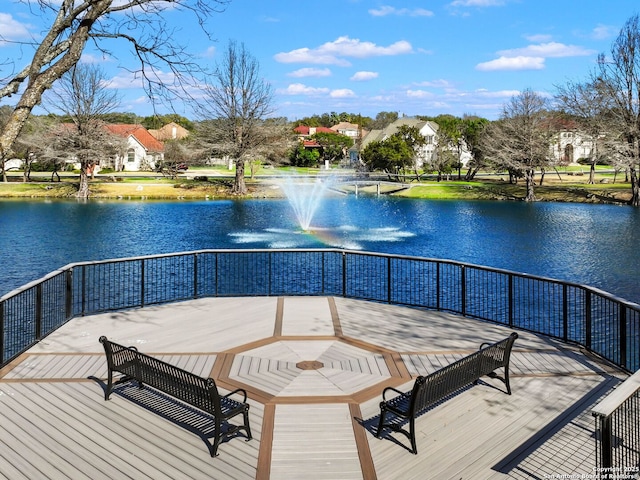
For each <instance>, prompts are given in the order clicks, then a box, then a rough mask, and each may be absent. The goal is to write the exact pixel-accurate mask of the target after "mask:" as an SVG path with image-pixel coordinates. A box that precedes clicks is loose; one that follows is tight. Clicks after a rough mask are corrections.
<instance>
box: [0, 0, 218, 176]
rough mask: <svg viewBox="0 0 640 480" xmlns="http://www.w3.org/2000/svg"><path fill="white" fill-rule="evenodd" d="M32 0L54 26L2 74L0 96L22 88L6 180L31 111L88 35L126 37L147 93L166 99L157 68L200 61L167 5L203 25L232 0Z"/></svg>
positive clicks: (182, 70) (9, 126) (2, 147)
mask: <svg viewBox="0 0 640 480" xmlns="http://www.w3.org/2000/svg"><path fill="white" fill-rule="evenodd" d="M31 3H32V4H33V5H32V7H33V9H34V10H35V9H39V13H40V16H41V17H42V18H43V19H48V18H51V24H50V25H51V26H50V28H49V31H48V32H46V33H45V34H44V37H43V38H42V40H41V41H40V42H39V43H34V45H33V47H34V53H33V56H32V58H31V60H30V61H29V62H28V64H27V65H26V66H25V67H24V68H23V69H22V70H20V71H18V72H14V73H13V74H11V75H10V76H9V77H7V78H4V79H0V98H4V97H8V96H11V95H13V94H18V93H19V92H20V93H19V95H20V98H19V100H18V102H17V104H16V106H15V107H14V110H13V113H12V114H11V117H10V118H9V120H8V122H7V123H6V124H5V125H4V126H3V127H2V129H1V130H0V170H2V172H3V177H4V178H3V180H4V181H6V175H4V163H5V161H6V160H7V159H9V158H10V155H11V153H12V149H13V145H14V142H15V141H16V139H17V138H18V135H19V134H20V131H21V130H22V128H23V126H24V124H25V122H26V121H27V118H28V117H29V115H30V113H31V111H32V110H33V108H34V107H35V106H36V105H38V104H39V103H40V102H41V100H42V95H43V93H44V92H45V91H46V90H48V89H49V88H51V86H52V85H53V83H54V82H55V81H56V80H58V79H59V78H61V77H62V76H63V75H64V74H65V73H66V72H68V71H69V70H70V69H71V68H72V67H73V66H74V65H75V64H76V63H77V62H78V61H79V60H80V56H81V55H82V52H83V50H84V48H85V46H86V44H87V41H88V40H89V39H91V40H92V41H93V42H94V45H96V46H98V47H99V48H102V47H100V45H101V41H102V40H109V41H113V40H123V41H125V42H128V43H129V44H130V45H131V46H132V47H133V49H134V51H135V53H136V56H137V58H138V59H139V60H140V65H141V67H140V70H139V73H140V74H141V76H142V78H143V80H144V86H145V89H146V90H147V93H148V94H149V95H150V96H151V98H155V97H154V96H153V93H155V94H157V95H161V96H162V98H165V99H168V98H169V95H170V87H172V86H167V85H166V84H165V83H164V82H163V80H162V79H161V78H160V76H159V75H158V73H157V72H159V71H160V69H158V68H154V67H158V66H160V65H161V64H162V65H164V66H168V67H169V68H170V69H171V71H172V72H173V73H174V74H175V76H176V78H181V79H183V78H188V75H185V74H187V73H190V72H192V71H194V70H196V69H197V68H198V64H197V63H196V62H194V61H192V60H191V57H190V56H189V55H188V54H187V53H186V50H185V48H184V47H183V46H181V45H179V44H177V43H176V37H175V36H174V35H173V32H172V29H171V28H169V25H168V24H167V23H166V20H165V17H164V12H165V10H176V9H177V8H181V9H182V10H189V11H191V12H192V13H193V14H194V15H195V16H196V18H197V21H198V23H199V24H200V25H201V26H202V25H204V22H205V20H206V18H207V17H208V16H210V15H211V14H212V13H213V12H215V11H216V8H218V7H220V6H222V5H224V4H226V3H228V0H32V1H31ZM0 36H1V33H0ZM104 48H105V49H104V50H103V51H104V53H105V54H106V55H108V54H109V52H108V50H106V47H104Z"/></svg>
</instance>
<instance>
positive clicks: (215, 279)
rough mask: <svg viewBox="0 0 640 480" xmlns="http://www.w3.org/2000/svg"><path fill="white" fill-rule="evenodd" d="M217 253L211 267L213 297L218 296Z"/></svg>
mask: <svg viewBox="0 0 640 480" xmlns="http://www.w3.org/2000/svg"><path fill="white" fill-rule="evenodd" d="M218 255H219V254H218V253H216V257H215V258H216V261H215V262H214V267H213V276H214V278H213V281H214V282H215V286H216V288H215V296H216V297H217V296H218Z"/></svg>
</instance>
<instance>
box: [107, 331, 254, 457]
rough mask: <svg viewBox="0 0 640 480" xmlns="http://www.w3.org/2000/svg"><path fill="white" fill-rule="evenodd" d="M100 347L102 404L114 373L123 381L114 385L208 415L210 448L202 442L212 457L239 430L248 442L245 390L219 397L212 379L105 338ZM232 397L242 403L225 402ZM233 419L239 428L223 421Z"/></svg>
mask: <svg viewBox="0 0 640 480" xmlns="http://www.w3.org/2000/svg"><path fill="white" fill-rule="evenodd" d="M100 343H102V345H103V346H104V351H105V354H106V356H107V366H108V369H109V371H108V378H107V386H106V389H105V393H104V399H105V400H109V395H111V392H112V390H113V386H114V381H113V374H114V372H118V373H121V374H122V375H123V377H122V378H121V379H119V380H118V381H117V382H115V383H121V382H126V381H130V380H135V381H137V382H138V385H139V386H140V388H142V387H143V386H145V385H148V386H151V387H153V388H155V389H157V390H160V391H161V392H163V393H165V394H167V395H169V396H171V397H174V398H176V399H178V400H180V401H182V402H184V403H186V404H188V405H190V406H192V407H195V408H197V409H199V410H202V411H204V412H206V413H207V414H209V415H211V416H212V417H213V421H214V439H213V444H211V443H210V442H209V441H206V439H205V441H206V443H207V447H208V448H209V452H210V453H211V456H212V457H215V456H216V455H217V451H218V446H219V445H220V442H221V441H222V440H224V439H226V438H229V437H231V436H234V435H236V434H237V433H238V432H239V431H240V430H244V431H245V433H246V435H247V441H249V440H251V438H252V437H251V428H250V426H249V404H248V403H247V392H246V391H245V390H243V389H237V390H234V391H233V392H231V393H229V394H227V395H220V394H219V393H218V388H217V387H216V383H215V381H214V380H213V379H212V378H202V377H200V376H198V375H195V374H194V373H191V372H187V371H186V370H183V369H181V368H178V367H176V366H174V365H171V364H169V363H166V362H163V361H162V360H158V359H157V358H154V357H151V356H149V355H145V354H144V353H140V352H139V351H138V350H137V349H136V348H135V347H125V346H123V345H119V344H117V343H114V342H111V341H109V340H108V339H107V337H105V336H102V337H100ZM233 394H241V395H242V396H243V399H242V401H236V400H234V399H232V398H229V397H230V396H231V395H233ZM237 415H242V416H243V420H244V423H243V425H232V424H228V422H227V421H228V420H229V419H231V418H233V417H235V416H237ZM225 423H227V428H226V429H225V431H223V428H222V427H223V424H225Z"/></svg>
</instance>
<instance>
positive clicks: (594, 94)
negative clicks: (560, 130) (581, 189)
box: [556, 78, 611, 184]
mask: <svg viewBox="0 0 640 480" xmlns="http://www.w3.org/2000/svg"><path fill="white" fill-rule="evenodd" d="M557 89H558V92H557V94H556V100H557V102H558V106H559V107H560V109H561V110H562V112H563V113H565V114H567V115H569V116H570V117H571V118H572V119H575V120H576V121H577V122H578V127H579V129H580V132H581V133H583V134H586V136H587V138H588V140H589V141H590V143H591V155H590V158H589V163H590V169H589V183H590V184H593V183H595V173H596V172H595V170H596V164H597V163H598V161H599V160H600V159H601V157H602V154H603V153H604V141H605V138H606V133H607V131H609V130H610V129H611V123H610V118H609V117H610V115H609V112H610V111H611V99H610V97H609V96H608V95H606V94H605V89H604V85H603V82H602V81H600V80H599V79H598V78H592V79H590V80H589V81H587V82H585V83H574V82H568V83H567V84H566V85H563V86H559V87H557Z"/></svg>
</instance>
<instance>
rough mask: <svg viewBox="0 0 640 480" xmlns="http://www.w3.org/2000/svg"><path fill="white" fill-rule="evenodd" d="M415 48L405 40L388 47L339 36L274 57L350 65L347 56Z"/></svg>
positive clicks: (403, 52) (353, 56) (287, 60)
mask: <svg viewBox="0 0 640 480" xmlns="http://www.w3.org/2000/svg"><path fill="white" fill-rule="evenodd" d="M412 51H413V48H412V46H411V44H410V43H409V42H407V41H405V40H400V41H398V42H395V43H392V44H391V45H389V46H387V47H383V46H379V45H376V44H375V43H373V42H362V41H360V40H359V39H357V38H349V37H348V36H343V37H339V38H337V39H336V40H334V41H333V42H327V43H324V44H322V45H320V46H319V47H316V48H307V47H304V48H298V49H295V50H291V51H290V52H281V53H277V54H276V55H274V59H275V60H276V61H277V62H280V63H313V64H326V65H340V66H349V65H351V64H350V63H349V61H347V60H345V57H351V58H369V57H379V56H388V55H402V54H406V53H411V52H412Z"/></svg>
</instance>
